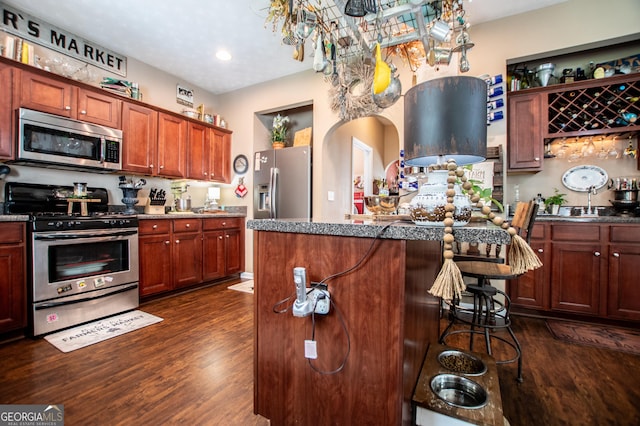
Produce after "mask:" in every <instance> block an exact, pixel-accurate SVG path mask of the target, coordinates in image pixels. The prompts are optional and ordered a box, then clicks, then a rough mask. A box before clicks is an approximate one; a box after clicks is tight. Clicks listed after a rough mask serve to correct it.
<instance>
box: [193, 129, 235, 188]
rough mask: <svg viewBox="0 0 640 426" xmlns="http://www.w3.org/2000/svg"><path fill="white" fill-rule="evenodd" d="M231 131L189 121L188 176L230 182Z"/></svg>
mask: <svg viewBox="0 0 640 426" xmlns="http://www.w3.org/2000/svg"><path fill="white" fill-rule="evenodd" d="M230 155H231V133H230V132H229V131H226V130H223V129H218V128H212V127H209V126H206V125H203V124H200V123H195V122H190V123H189V142H188V154H187V163H188V164H187V177H188V178H190V179H197V180H210V181H215V182H222V183H228V182H230V172H229V167H230V166H229V163H230V159H229V157H230Z"/></svg>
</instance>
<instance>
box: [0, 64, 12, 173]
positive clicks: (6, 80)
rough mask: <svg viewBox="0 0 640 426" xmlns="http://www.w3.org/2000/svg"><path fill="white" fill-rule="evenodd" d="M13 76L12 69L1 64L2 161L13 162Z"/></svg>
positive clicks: (0, 155) (0, 148)
mask: <svg viewBox="0 0 640 426" xmlns="http://www.w3.org/2000/svg"><path fill="white" fill-rule="evenodd" d="M13 75H14V70H13V68H12V67H10V66H8V65H5V64H1V63H0V159H2V160H13V159H14V157H15V152H14V146H15V143H14V141H13V137H12V136H13V131H12V129H13V128H14V126H15V124H14V116H13V85H14V81H13Z"/></svg>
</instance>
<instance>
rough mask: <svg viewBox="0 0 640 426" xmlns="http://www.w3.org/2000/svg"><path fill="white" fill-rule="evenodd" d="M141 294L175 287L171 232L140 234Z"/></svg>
mask: <svg viewBox="0 0 640 426" xmlns="http://www.w3.org/2000/svg"><path fill="white" fill-rule="evenodd" d="M138 251H139V256H138V257H139V259H140V296H141V297H143V296H150V295H152V294H157V293H162V292H165V291H169V290H172V289H173V280H172V274H171V263H172V259H171V239H170V235H169V234H161V235H149V236H140V237H139V239H138Z"/></svg>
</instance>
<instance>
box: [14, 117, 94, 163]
mask: <svg viewBox="0 0 640 426" xmlns="http://www.w3.org/2000/svg"><path fill="white" fill-rule="evenodd" d="M100 143H101V141H100V138H99V137H95V136H86V135H80V134H76V133H69V132H68V131H62V130H55V129H47V128H44V127H39V126H34V125H32V124H27V123H25V125H24V149H25V150H27V151H30V152H40V153H44V154H55V155H62V156H64V157H72V158H86V159H89V160H95V159H97V157H98V156H97V153H98V152H99V149H100Z"/></svg>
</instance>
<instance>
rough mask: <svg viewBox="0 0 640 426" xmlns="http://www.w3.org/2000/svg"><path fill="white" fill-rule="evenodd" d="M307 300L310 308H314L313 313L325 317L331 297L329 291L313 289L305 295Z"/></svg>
mask: <svg viewBox="0 0 640 426" xmlns="http://www.w3.org/2000/svg"><path fill="white" fill-rule="evenodd" d="M307 299H308V300H309V301H310V302H311V305H312V306H315V309H314V311H315V313H316V314H320V315H327V314H328V313H329V308H330V306H331V296H330V295H329V290H320V289H317V288H314V289H313V290H311V292H310V293H309V294H308V295H307Z"/></svg>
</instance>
